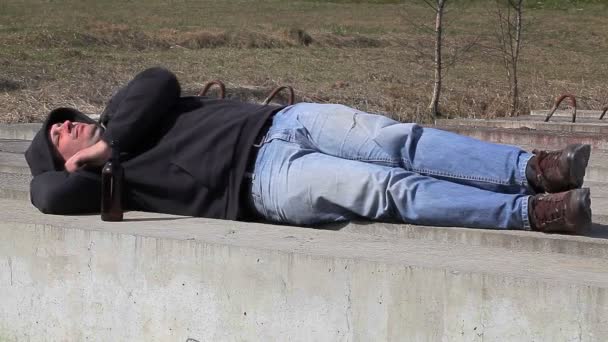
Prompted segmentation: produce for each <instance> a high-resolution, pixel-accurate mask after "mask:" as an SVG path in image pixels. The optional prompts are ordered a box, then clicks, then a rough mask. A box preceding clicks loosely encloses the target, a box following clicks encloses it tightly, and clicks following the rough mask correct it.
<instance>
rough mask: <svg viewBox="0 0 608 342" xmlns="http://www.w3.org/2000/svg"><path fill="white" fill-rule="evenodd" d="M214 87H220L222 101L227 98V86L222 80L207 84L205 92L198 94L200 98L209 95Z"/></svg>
mask: <svg viewBox="0 0 608 342" xmlns="http://www.w3.org/2000/svg"><path fill="white" fill-rule="evenodd" d="M214 85H217V86H218V87H220V99H223V98H225V97H226V86H225V85H224V83H223V82H222V81H220V80H213V81H209V82H207V84H205V87H204V88H203V90H201V92H200V93H198V96H205V95H206V94H207V91H209V89H211V87H213V86H214Z"/></svg>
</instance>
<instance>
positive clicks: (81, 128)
mask: <svg viewBox="0 0 608 342" xmlns="http://www.w3.org/2000/svg"><path fill="white" fill-rule="evenodd" d="M49 138H50V139H51V143H52V144H53V146H55V149H56V150H57V152H59V155H60V156H61V157H62V158H63V160H64V161H66V160H68V159H70V157H72V156H73V155H74V154H76V152H78V151H80V150H82V149H85V148H87V147H89V146H92V145H94V144H95V143H96V142H98V141H99V140H100V139H101V129H100V128H99V127H98V126H97V125H95V124H85V123H82V122H71V121H69V120H66V121H65V122H63V123H56V124H54V125H52V126H51V128H50V130H49Z"/></svg>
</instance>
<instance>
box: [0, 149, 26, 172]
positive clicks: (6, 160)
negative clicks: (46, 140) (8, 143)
mask: <svg viewBox="0 0 608 342" xmlns="http://www.w3.org/2000/svg"><path fill="white" fill-rule="evenodd" d="M0 173H19V174H29V173H30V168H29V166H28V165H27V162H26V161H25V157H24V156H23V154H20V153H7V152H0Z"/></svg>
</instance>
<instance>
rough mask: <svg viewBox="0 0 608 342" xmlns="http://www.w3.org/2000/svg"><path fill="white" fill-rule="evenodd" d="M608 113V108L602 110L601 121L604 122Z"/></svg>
mask: <svg viewBox="0 0 608 342" xmlns="http://www.w3.org/2000/svg"><path fill="white" fill-rule="evenodd" d="M606 112H608V106H606V107H604V108H602V115H600V120H602V119H603V118H604V115H606Z"/></svg>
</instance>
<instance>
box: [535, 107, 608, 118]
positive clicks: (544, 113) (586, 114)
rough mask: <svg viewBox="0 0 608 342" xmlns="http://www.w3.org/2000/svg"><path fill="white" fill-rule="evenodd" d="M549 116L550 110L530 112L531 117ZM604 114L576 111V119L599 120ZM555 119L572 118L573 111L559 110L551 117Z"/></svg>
mask: <svg viewBox="0 0 608 342" xmlns="http://www.w3.org/2000/svg"><path fill="white" fill-rule="evenodd" d="M547 114H549V110H548V109H545V110H532V111H530V115H534V116H547ZM601 114H602V111H601V110H587V109H583V110H580V109H579V110H577V111H576V118H577V120H578V118H585V119H596V120H597V119H598V118H599V117H600V115H601ZM554 117H568V118H572V110H571V109H558V110H556V111H555V113H553V116H552V117H551V120H553V119H554ZM604 120H607V121H608V118H606V117H604Z"/></svg>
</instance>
